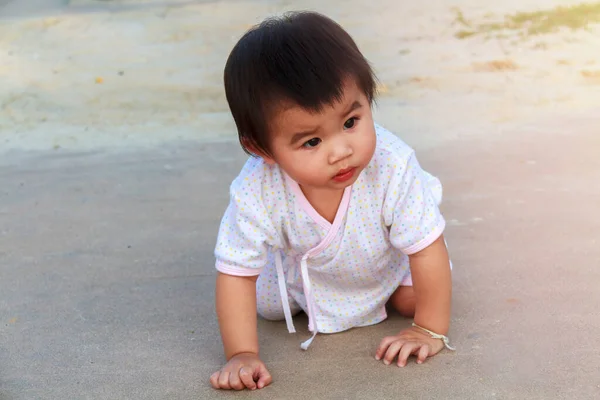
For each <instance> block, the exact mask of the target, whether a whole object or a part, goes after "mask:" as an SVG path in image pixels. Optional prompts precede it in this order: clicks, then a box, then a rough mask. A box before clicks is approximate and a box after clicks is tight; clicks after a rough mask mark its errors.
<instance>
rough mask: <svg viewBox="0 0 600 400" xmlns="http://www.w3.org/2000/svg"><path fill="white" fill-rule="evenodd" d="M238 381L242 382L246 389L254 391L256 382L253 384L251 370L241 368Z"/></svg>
mask: <svg viewBox="0 0 600 400" xmlns="http://www.w3.org/2000/svg"><path fill="white" fill-rule="evenodd" d="M240 379H241V380H242V383H243V384H244V386H246V387H247V388H248V389H250V390H254V389H256V382H254V377H253V373H252V368H250V367H242V369H240Z"/></svg>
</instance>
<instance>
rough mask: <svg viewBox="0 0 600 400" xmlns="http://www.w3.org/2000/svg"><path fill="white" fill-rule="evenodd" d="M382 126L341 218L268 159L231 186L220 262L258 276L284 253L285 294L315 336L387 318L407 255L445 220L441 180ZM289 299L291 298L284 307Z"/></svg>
mask: <svg viewBox="0 0 600 400" xmlns="http://www.w3.org/2000/svg"><path fill="white" fill-rule="evenodd" d="M375 127H376V134H377V144H376V148H375V153H374V154H373V158H372V159H371V161H370V162H369V164H368V165H367V167H366V168H365V169H364V170H363V171H362V172H361V174H360V175H359V177H358V179H357V180H356V182H355V183H354V184H353V185H352V186H349V187H347V188H346V189H345V191H344V194H343V197H342V201H341V203H340V206H339V209H338V211H337V214H336V216H335V219H334V221H333V223H329V222H328V221H327V220H326V219H325V218H323V217H322V216H321V215H319V214H318V213H317V211H316V210H315V209H314V208H313V207H312V206H311V205H310V203H309V202H308V201H307V199H306V197H305V196H304V194H303V193H302V190H301V189H300V187H299V185H298V184H297V183H296V182H295V181H293V180H292V179H291V178H289V176H287V175H286V174H285V172H284V171H283V170H281V168H279V167H278V166H277V165H268V164H266V163H265V162H264V161H263V160H262V159H260V158H250V159H249V160H248V161H247V162H246V164H245V165H244V167H243V169H242V171H241V172H240V174H239V175H238V177H237V178H236V179H235V180H234V181H233V183H232V184H231V188H230V204H229V206H228V208H227V210H226V212H225V215H224V217H223V219H222V222H221V226H220V229H219V235H218V239H217V245H216V249H215V256H216V268H217V269H218V270H219V271H220V272H222V273H225V274H230V275H238V276H254V275H258V274H260V272H261V269H262V268H264V267H265V265H266V264H267V263H268V262H274V261H275V260H278V261H279V263H278V272H279V273H278V278H279V284H280V288H281V289H282V298H283V297H284V294H285V291H286V290H287V292H289V294H290V296H291V297H292V298H294V300H296V301H297V302H298V304H299V305H300V306H301V307H302V308H303V309H304V310H305V311H306V312H307V314H308V316H309V321H310V323H309V329H310V330H311V331H313V338H314V334H316V333H317V331H318V332H323V333H333V332H340V331H343V330H347V329H350V328H352V327H357V326H365V325H372V324H376V323H378V322H380V321H382V320H383V319H385V318H386V316H387V315H386V312H385V303H386V302H387V300H388V299H389V297H390V296H391V294H392V293H393V292H394V291H395V290H396V288H397V287H398V286H399V284H400V280H401V278H402V275H403V274H402V273H401V271H400V269H401V268H402V269H406V268H408V263H407V262H406V260H407V256H408V255H410V254H414V253H416V252H418V251H420V250H422V249H424V248H426V247H427V246H429V245H430V244H431V243H433V242H434V241H435V240H436V239H437V238H439V237H440V235H441V234H442V232H443V230H444V227H445V221H444V218H443V217H442V215H441V213H440V211H439V208H438V205H439V204H440V202H441V197H442V187H441V184H440V182H439V180H438V179H437V178H435V177H433V176H431V175H430V174H428V173H427V172H425V171H424V170H422V169H421V167H420V165H419V163H418V161H417V158H416V156H415V153H414V150H413V149H412V148H410V147H409V146H408V145H407V144H405V143H404V142H403V141H402V140H400V139H399V138H398V137H397V136H395V135H394V134H392V133H390V132H389V131H387V130H385V129H384V128H382V127H380V126H378V125H376V126H375ZM280 255H281V257H280ZM284 275H285V278H284ZM303 277H304V278H303ZM307 299H308V301H307ZM286 302H287V295H286V296H285V301H284V308H285V303H286ZM284 311H286V310H284ZM288 312H289V311H288ZM288 312H286V319H287V320H288V321H287V322H288V328H289V329H290V331H294V328H293V323H292V322H291V316H288ZM311 340H312V338H311ZM309 344H310V343H309Z"/></svg>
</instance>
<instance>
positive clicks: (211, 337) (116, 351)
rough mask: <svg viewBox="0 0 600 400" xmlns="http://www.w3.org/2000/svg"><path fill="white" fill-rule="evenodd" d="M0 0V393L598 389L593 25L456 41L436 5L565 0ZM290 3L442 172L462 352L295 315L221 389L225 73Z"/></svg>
mask: <svg viewBox="0 0 600 400" xmlns="http://www.w3.org/2000/svg"><path fill="white" fill-rule="evenodd" d="M2 3H5V7H4V8H1V9H0V10H1V11H0V17H1V21H0V360H2V361H1V362H0V399H1V400H13V399H19V400H20V399H23V400H29V399H58V400H63V399H111V400H114V399H213V398H215V399H226V398H243V399H246V398H260V399H275V400H280V399H307V398H310V399H361V400H362V399H385V400H387V399H397V398H408V399H413V398H414V399H461V400H463V399H518V400H522V399H540V400H542V399H543V400H547V399H569V400H570V399H577V400H579V399H586V400H587V399H598V398H600V378H599V375H598V361H599V360H600V352H599V351H598V348H597V345H596V339H597V332H599V331H600V313H599V312H598V304H600V291H598V282H599V281H600V268H598V266H599V265H600V246H599V235H598V232H600V209H599V208H598V204H600V186H599V185H598V184H597V182H600V158H599V157H598V152H599V149H600V128H599V124H598V120H599V117H598V115H599V110H598V104H599V103H598V99H599V98H600V96H599V92H598V88H600V82H598V78H597V77H596V76H595V71H597V70H599V69H600V59H599V58H598V57H600V53H599V52H598V49H599V48H600V39H599V35H598V29H597V28H591V29H590V31H581V32H561V33H559V34H556V35H551V36H543V37H539V38H533V39H531V40H527V41H524V42H515V43H512V40H511V39H505V40H501V41H498V40H488V41H486V40H485V39H484V38H480V37H476V38H472V39H469V40H458V39H456V38H454V36H453V34H454V33H455V32H456V31H457V30H459V29H460V27H459V26H456V25H453V21H454V19H455V14H454V12H453V11H452V10H451V8H452V7H459V8H460V9H461V10H462V11H463V13H464V14H465V16H466V17H468V18H473V19H475V20H476V19H477V18H484V16H485V15H486V14H488V13H494V14H497V15H501V14H503V13H505V12H513V11H515V10H532V9H535V8H536V7H549V6H552V5H555V4H558V3H561V4H566V3H570V2H569V1H560V2H559V1H550V0H543V1H542V0H540V1H533V0H526V1H524V2H522V3H519V5H518V7H517V2H516V1H513V0H511V1H504V2H494V3H493V2H490V1H485V2H482V1H474V0H473V1H467V0H462V1H454V2H451V1H441V0H440V1H433V0H426V1H421V2H402V3H401V4H397V3H399V2H395V1H378V2H375V1H371V2H359V1H345V2H337V1H335V2H334V1H332V2H324V1H320V2H317V1H314V2H311V1H294V2H291V1H290V2H287V3H285V2H284V1H273V2H267V1H256V0H252V1H243V2H242V1H240V2H235V1H221V2H209V1H205V2H179V3H176V2H145V1H112V2H108V1H98V2H96V1H73V2H71V3H72V4H71V5H70V6H68V7H66V8H57V5H59V4H60V3H61V2H60V1H53V0H48V1H44V0H38V1H34V0H14V1H12V2H9V1H8V0H1V1H0V4H2ZM405 3H406V4H405ZM27 4H33V5H35V6H36V7H35V9H36V11H35V13H33V12H32V11H31V9H30V7H29V8H28V7H27ZM292 6H293V7H294V8H315V9H318V10H321V11H324V12H326V13H327V14H329V15H331V16H333V17H335V18H336V19H338V20H339V21H340V22H341V23H343V24H344V25H345V26H346V27H347V28H348V30H350V31H351V33H352V34H353V35H354V36H355V37H356V39H357V41H358V42H359V44H360V46H361V48H363V50H364V52H365V53H366V54H367V56H368V57H369V58H370V59H371V60H372V62H373V64H374V65H375V67H376V69H377V72H378V74H379V77H380V78H381V81H382V95H381V98H380V100H379V107H378V111H377V115H378V117H379V121H380V122H383V123H384V124H385V125H387V126H388V127H390V128H392V129H394V130H395V131H396V132H398V133H399V134H400V135H402V137H403V138H404V139H405V140H407V141H408V142H409V143H410V144H412V145H413V146H415V147H416V148H417V149H418V151H419V159H420V161H421V163H422V164H423V165H424V166H425V168H426V169H428V170H429V171H431V172H432V173H434V174H436V175H438V176H439V177H440V178H441V180H442V182H443V183H444V191H445V199H444V204H443V212H444V214H445V216H446V218H447V221H448V228H447V231H446V238H447V240H448V243H449V246H450V250H451V253H452V258H453V262H454V265H455V271H454V300H453V314H452V327H451V332H450V335H451V337H452V340H453V343H454V344H455V345H456V346H457V348H458V350H457V352H456V353H450V352H443V353H441V354H439V355H438V356H436V357H434V358H433V359H431V360H429V361H428V362H427V363H426V364H424V365H422V366H416V365H410V366H409V368H405V369H402V370H399V369H398V368H394V367H386V366H383V365H382V364H381V363H377V362H375V361H374V360H373V357H372V356H373V351H374V349H375V346H376V345H377V343H378V342H379V340H380V338H381V337H382V336H385V335H388V334H392V333H395V332H397V331H398V330H399V329H401V328H402V327H404V326H408V324H409V322H410V321H407V320H404V319H402V318H400V317H398V316H392V317H391V318H390V319H389V320H388V321H386V322H384V323H382V324H379V325H377V326H373V327H369V328H364V329H355V330H351V331H348V332H345V333H342V334H338V335H321V336H320V337H319V338H318V340H317V341H316V342H315V343H313V345H312V347H311V349H310V351H308V352H303V351H302V350H300V349H299V342H300V341H302V340H304V339H306V338H307V337H308V332H307V331H306V328H305V326H306V318H305V317H298V320H297V321H296V327H298V328H299V330H300V331H299V332H298V333H297V334H295V335H289V334H287V332H286V330H285V323H269V322H266V321H260V324H259V333H260V338H261V346H262V357H263V359H264V360H265V362H267V364H268V366H269V367H270V369H271V372H272V373H273V375H274V378H275V382H274V384H273V385H272V386H271V387H269V388H267V389H265V390H264V391H261V392H255V393H252V394H249V393H223V392H216V391H214V390H212V389H211V388H210V387H209V384H208V376H209V375H210V373H212V372H213V371H214V370H216V369H217V368H219V367H220V366H221V365H222V363H223V354H222V349H221V343H220V339H219V334H218V327H217V324H216V319H215V315H214V311H213V310H214V301H213V286H214V277H215V271H214V266H213V261H214V259H213V254H212V251H213V247H214V243H215V234H216V232H217V227H218V224H219V220H220V217H221V215H222V212H223V210H224V208H225V207H226V204H227V187H228V185H229V183H230V181H231V179H232V178H233V177H234V176H235V175H236V173H237V172H238V170H239V167H240V166H241V165H242V163H243V162H244V159H245V157H244V155H243V153H242V152H241V151H240V149H239V146H238V145H237V143H236V140H235V133H234V129H233V126H232V123H231V120H230V118H229V116H228V114H227V108H226V104H225V102H224V98H223V93H222V88H221V71H222V66H223V62H224V60H225V57H226V55H227V53H228V51H229V49H230V47H231V45H232V44H233V43H234V42H235V40H236V38H237V37H239V35H241V34H242V32H243V31H244V30H245V29H246V28H247V27H248V25H249V24H252V23H254V22H256V21H258V20H259V19H260V18H261V17H263V16H266V15H268V14H272V13H275V12H279V11H282V10H285V9H289V8H290V7H292ZM506 60H511V61H512V63H507V62H506ZM493 61H503V62H502V63H493ZM490 62H492V64H490ZM494 65H495V66H498V65H514V66H516V67H515V68H514V69H508V70H507V69H502V68H500V69H498V68H494Z"/></svg>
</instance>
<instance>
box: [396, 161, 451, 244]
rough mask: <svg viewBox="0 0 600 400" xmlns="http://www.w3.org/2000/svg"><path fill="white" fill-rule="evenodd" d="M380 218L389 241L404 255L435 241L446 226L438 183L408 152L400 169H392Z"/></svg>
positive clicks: (440, 189)
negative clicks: (383, 219) (384, 220)
mask: <svg viewBox="0 0 600 400" xmlns="http://www.w3.org/2000/svg"><path fill="white" fill-rule="evenodd" d="M391 174H392V175H393V176H392V177H391V182H390V187H389V188H388V194H387V196H386V204H385V207H384V213H385V214H384V215H385V216H386V222H389V225H390V242H391V243H392V245H393V246H394V247H395V248H397V249H399V250H400V251H402V252H403V253H405V254H407V255H411V254H414V253H417V252H419V251H421V250H423V249H425V248H426V247H427V246H429V245H430V244H432V243H433V242H435V241H436V240H437V239H438V238H439V237H440V236H441V235H442V233H443V231H444V228H445V226H446V222H445V220H444V217H443V216H442V214H441V212H440V210H439V207H438V206H439V204H440V202H441V195H442V188H441V184H440V182H439V180H438V179H437V178H435V177H433V176H432V175H430V174H428V173H427V172H425V171H423V170H422V169H421V166H420V165H419V162H418V161H417V158H416V156H415V154H414V152H413V153H411V155H410V157H409V159H408V161H407V162H406V164H405V165H403V168H397V169H392V172H391Z"/></svg>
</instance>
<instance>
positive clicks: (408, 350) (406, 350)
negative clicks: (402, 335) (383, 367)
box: [398, 342, 421, 367]
mask: <svg viewBox="0 0 600 400" xmlns="http://www.w3.org/2000/svg"><path fill="white" fill-rule="evenodd" d="M420 347H421V344H420V343H416V342H408V343H404V346H402V348H401V349H400V354H398V366H399V367H404V366H405V365H406V362H407V361H408V357H410V355H411V354H413V353H414V352H415V351H417V350H418V349H419V348H420Z"/></svg>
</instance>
